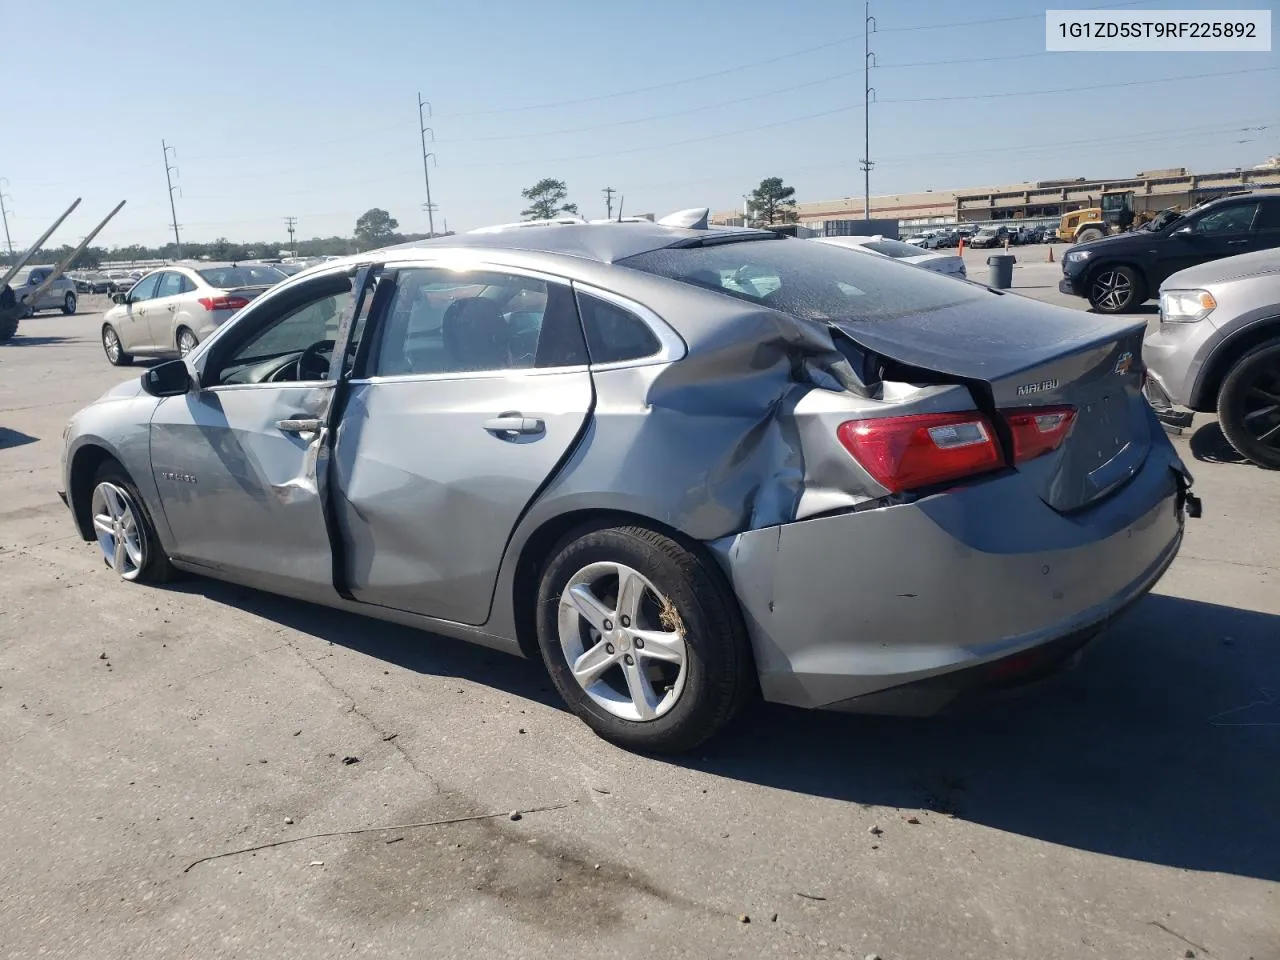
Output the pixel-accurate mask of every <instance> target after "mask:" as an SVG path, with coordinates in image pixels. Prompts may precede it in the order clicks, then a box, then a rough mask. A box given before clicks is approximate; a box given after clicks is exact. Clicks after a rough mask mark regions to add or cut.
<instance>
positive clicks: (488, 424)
mask: <svg viewBox="0 0 1280 960" xmlns="http://www.w3.org/2000/svg"><path fill="white" fill-rule="evenodd" d="M484 428H485V429H486V430H488V431H489V432H490V433H492V434H494V435H495V436H498V437H502V438H504V439H507V438H511V437H518V436H521V435H524V436H536V435H537V434H540V433H545V432H546V429H547V425H546V424H545V423H543V422H542V421H541V420H539V419H537V418H536V417H522V416H520V415H519V414H518V413H504V414H502V415H501V416H498V417H493V418H491V419H489V420H486V421H485V422H484Z"/></svg>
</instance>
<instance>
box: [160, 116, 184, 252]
mask: <svg viewBox="0 0 1280 960" xmlns="http://www.w3.org/2000/svg"><path fill="white" fill-rule="evenodd" d="M160 146H161V147H163V148H164V180H165V183H167V184H168V185H169V212H170V213H171V214H173V245H174V246H175V247H176V248H177V250H176V251H175V252H176V253H177V255H178V257H181V256H182V239H181V238H180V237H179V236H178V210H177V208H176V207H175V206H174V205H173V191H174V190H175V189H176V187H174V185H173V174H175V173H177V172H178V168H177V167H175V166H173V165H172V164H170V163H169V151H170V150H172V151H173V158H174V159H175V160H176V159H178V151H177V149H176V148H175V147H171V146H169V145H168V144H167V143H165V142H164V141H163V140H161V141H160Z"/></svg>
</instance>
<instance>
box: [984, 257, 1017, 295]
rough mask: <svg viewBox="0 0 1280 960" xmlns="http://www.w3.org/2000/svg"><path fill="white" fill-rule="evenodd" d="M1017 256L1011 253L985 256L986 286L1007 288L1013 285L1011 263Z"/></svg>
mask: <svg viewBox="0 0 1280 960" xmlns="http://www.w3.org/2000/svg"><path fill="white" fill-rule="evenodd" d="M1017 262H1018V258H1017V257H1015V256H1014V255H1013V254H1012V253H997V254H995V255H993V256H990V257H987V286H989V287H992V288H993V289H996V290H1008V289H1009V288H1010V287H1012V286H1013V265H1014V264H1015V263H1017Z"/></svg>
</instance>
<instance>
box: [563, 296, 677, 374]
mask: <svg viewBox="0 0 1280 960" xmlns="http://www.w3.org/2000/svg"><path fill="white" fill-rule="evenodd" d="M578 310H579V312H580V313H581V314H582V326H583V328H584V329H585V330H586V333H587V352H588V353H590V354H591V362H592V363H620V362H622V361H624V360H640V359H643V358H644V357H651V356H653V355H654V354H655V353H657V352H658V351H659V350H661V349H662V344H661V343H659V342H658V337H657V335H656V334H654V332H653V331H652V330H650V329H649V325H648V324H646V323H645V322H644V321H643V320H641V319H640V318H639V317H637V316H636V315H635V314H634V313H631V312H630V311H629V310H624V309H622V308H621V307H619V306H616V305H614V304H612V303H609V302H608V301H606V300H601V299H599V298H598V297H593V296H591V295H590V294H589V293H581V292H579V294H578Z"/></svg>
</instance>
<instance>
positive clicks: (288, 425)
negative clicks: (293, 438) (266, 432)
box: [276, 417, 324, 433]
mask: <svg viewBox="0 0 1280 960" xmlns="http://www.w3.org/2000/svg"><path fill="white" fill-rule="evenodd" d="M323 428H324V421H323V420H321V419H319V418H317V417H300V418H297V419H293V420H277V421H276V429H277V430H279V431H280V432H281V433H319V432H320V431H321V430H322V429H323Z"/></svg>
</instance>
